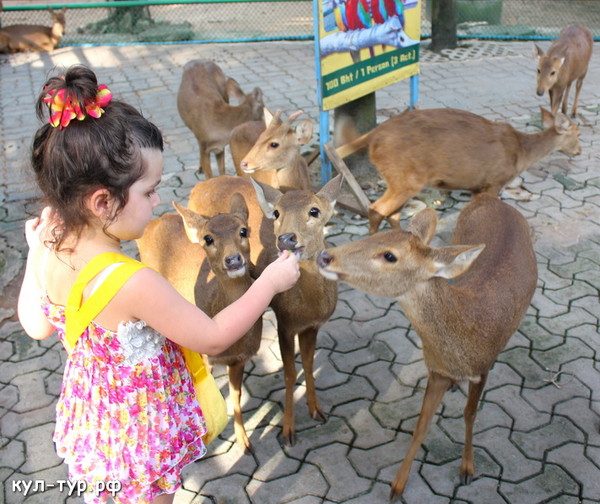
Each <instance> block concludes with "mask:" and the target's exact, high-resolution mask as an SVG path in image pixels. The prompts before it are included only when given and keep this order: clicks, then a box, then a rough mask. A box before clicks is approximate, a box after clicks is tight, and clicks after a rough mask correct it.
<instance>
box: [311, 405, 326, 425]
mask: <svg viewBox="0 0 600 504" xmlns="http://www.w3.org/2000/svg"><path fill="white" fill-rule="evenodd" d="M312 418H313V420H317V421H319V422H321V423H325V422H326V421H327V415H326V414H325V413H323V410H322V409H321V408H317V409H316V410H315V411H313V413H312Z"/></svg>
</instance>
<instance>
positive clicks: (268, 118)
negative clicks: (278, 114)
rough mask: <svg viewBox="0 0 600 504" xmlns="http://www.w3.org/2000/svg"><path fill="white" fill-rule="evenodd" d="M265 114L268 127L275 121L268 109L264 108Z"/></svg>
mask: <svg viewBox="0 0 600 504" xmlns="http://www.w3.org/2000/svg"><path fill="white" fill-rule="evenodd" d="M263 114H264V115H265V124H266V125H267V126H268V125H269V124H270V123H271V121H272V120H273V114H271V111H270V110H269V109H268V108H267V107H263Z"/></svg>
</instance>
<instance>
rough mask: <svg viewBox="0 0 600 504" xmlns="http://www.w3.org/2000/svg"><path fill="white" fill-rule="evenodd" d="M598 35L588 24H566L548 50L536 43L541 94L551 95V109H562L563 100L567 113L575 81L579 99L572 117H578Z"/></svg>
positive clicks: (534, 45)
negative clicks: (584, 84)
mask: <svg viewBox="0 0 600 504" xmlns="http://www.w3.org/2000/svg"><path fill="white" fill-rule="evenodd" d="M593 46H594V38H593V37H592V33H591V32H590V30H588V29H587V28H586V27H585V26H581V25H572V26H567V27H566V28H563V29H562V30H561V32H560V34H559V35H558V38H557V39H556V40H554V42H552V45H550V48H549V49H548V52H547V53H544V51H542V49H540V47H539V46H538V45H537V44H533V56H534V58H537V90H536V92H537V95H538V96H544V93H546V92H547V93H548V95H549V96H550V110H551V112H552V113H553V114H556V113H557V112H558V107H559V106H560V105H561V100H562V107H561V110H562V113H563V114H566V113H567V100H568V98H569V91H570V90H571V84H572V83H573V82H575V100H574V101H573V107H572V108H571V117H576V114H577V102H578V101H579V93H580V91H581V86H582V84H583V79H585V76H586V74H587V70H588V65H589V63H590V58H591V56H592V47H593Z"/></svg>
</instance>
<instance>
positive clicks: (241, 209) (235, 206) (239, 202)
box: [230, 192, 248, 222]
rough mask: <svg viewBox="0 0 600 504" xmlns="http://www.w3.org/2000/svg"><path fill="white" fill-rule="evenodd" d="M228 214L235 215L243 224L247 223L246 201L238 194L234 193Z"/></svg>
mask: <svg viewBox="0 0 600 504" xmlns="http://www.w3.org/2000/svg"><path fill="white" fill-rule="evenodd" d="M230 213H232V214H234V215H237V216H238V217H239V218H240V219H242V220H243V221H244V222H248V205H246V200H245V199H244V197H243V196H242V195H241V194H240V193H237V192H236V193H235V194H234V195H233V196H232V197H231V209H230Z"/></svg>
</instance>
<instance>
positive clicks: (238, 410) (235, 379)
mask: <svg viewBox="0 0 600 504" xmlns="http://www.w3.org/2000/svg"><path fill="white" fill-rule="evenodd" d="M244 364H245V362H240V361H238V362H236V363H235V364H231V365H229V366H228V367H227V368H228V371H229V397H230V398H231V402H232V405H233V427H234V430H235V440H236V442H237V444H238V446H239V447H240V448H241V449H242V450H243V451H244V453H245V454H246V455H248V454H250V453H254V450H253V448H252V444H251V443H250V439H248V434H247V433H246V428H245V427H244V418H243V417H242V406H241V399H242V380H243V378H244Z"/></svg>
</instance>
